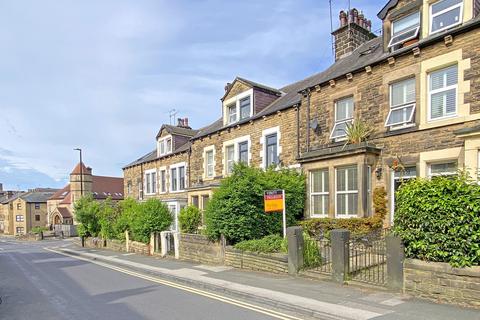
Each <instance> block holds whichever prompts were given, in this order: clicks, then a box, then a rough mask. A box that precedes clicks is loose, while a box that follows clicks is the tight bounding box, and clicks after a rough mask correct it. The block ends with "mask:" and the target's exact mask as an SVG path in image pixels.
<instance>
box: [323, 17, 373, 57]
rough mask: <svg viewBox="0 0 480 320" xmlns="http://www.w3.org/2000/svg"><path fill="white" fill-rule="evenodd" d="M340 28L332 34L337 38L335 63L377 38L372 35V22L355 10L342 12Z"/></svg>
mask: <svg viewBox="0 0 480 320" xmlns="http://www.w3.org/2000/svg"><path fill="white" fill-rule="evenodd" d="M339 21H340V27H339V28H338V29H337V30H335V31H333V32H332V35H333V36H334V37H335V61H337V60H339V59H341V58H343V57H346V56H348V55H350V54H351V53H352V52H353V51H354V50H355V49H356V48H358V47H359V46H360V45H362V44H363V43H365V42H367V41H368V40H371V39H373V38H375V37H376V36H375V35H374V34H373V33H372V21H371V20H368V19H367V18H366V17H365V16H364V15H363V13H362V12H361V11H360V12H358V10H357V9H355V8H353V9H351V10H350V11H343V10H342V11H340V14H339Z"/></svg>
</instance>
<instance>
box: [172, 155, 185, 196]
mask: <svg viewBox="0 0 480 320" xmlns="http://www.w3.org/2000/svg"><path fill="white" fill-rule="evenodd" d="M180 169H183V179H181V178H182V177H181V174H180V173H181V170H180ZM169 171H170V192H171V193H178V192H185V190H186V189H187V187H188V181H187V164H186V163H185V162H180V163H176V164H174V165H171V166H170V170H169ZM174 187H175V188H174ZM182 187H183V188H182Z"/></svg>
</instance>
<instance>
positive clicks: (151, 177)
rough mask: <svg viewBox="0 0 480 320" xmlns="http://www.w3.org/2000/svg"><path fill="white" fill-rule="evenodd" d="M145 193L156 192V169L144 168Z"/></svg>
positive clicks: (152, 193)
mask: <svg viewBox="0 0 480 320" xmlns="http://www.w3.org/2000/svg"><path fill="white" fill-rule="evenodd" d="M144 175H145V195H154V194H156V193H157V169H150V170H145V173H144Z"/></svg>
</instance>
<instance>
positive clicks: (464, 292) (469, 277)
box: [404, 259, 480, 309]
mask: <svg viewBox="0 0 480 320" xmlns="http://www.w3.org/2000/svg"><path fill="white" fill-rule="evenodd" d="M404 291H405V293H408V294H412V295H415V296H418V297H422V298H426V299H430V300H434V301H436V302H446V303H454V304H460V305H463V306H467V307H474V308H479V309H480V267H479V266H477V267H471V268H452V267H451V266H450V265H449V264H447V263H439V262H424V261H420V260H414V259H407V260H406V261H405V264H404Z"/></svg>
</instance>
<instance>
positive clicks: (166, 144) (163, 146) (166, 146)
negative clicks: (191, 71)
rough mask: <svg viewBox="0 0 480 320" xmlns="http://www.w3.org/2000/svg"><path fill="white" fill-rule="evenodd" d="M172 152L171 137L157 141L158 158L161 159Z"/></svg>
mask: <svg viewBox="0 0 480 320" xmlns="http://www.w3.org/2000/svg"><path fill="white" fill-rule="evenodd" d="M172 152H173V137H172V136H171V135H168V136H165V137H163V138H160V139H158V156H159V157H162V156H165V155H167V154H170V153H172Z"/></svg>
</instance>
